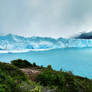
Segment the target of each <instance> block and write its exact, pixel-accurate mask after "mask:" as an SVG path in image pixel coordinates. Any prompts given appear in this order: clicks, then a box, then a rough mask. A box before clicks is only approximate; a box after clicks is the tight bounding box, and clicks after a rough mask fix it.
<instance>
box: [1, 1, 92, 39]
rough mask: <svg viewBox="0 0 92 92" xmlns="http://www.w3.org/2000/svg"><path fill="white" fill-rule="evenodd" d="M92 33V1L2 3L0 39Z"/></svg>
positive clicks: (55, 36) (56, 36)
mask: <svg viewBox="0 0 92 92" xmlns="http://www.w3.org/2000/svg"><path fill="white" fill-rule="evenodd" d="M89 31H92V0H0V35H6V34H9V33H12V34H17V35H21V36H26V37H31V36H42V37H54V38H58V37H66V38H67V37H71V36H73V35H76V34H79V33H81V32H89Z"/></svg>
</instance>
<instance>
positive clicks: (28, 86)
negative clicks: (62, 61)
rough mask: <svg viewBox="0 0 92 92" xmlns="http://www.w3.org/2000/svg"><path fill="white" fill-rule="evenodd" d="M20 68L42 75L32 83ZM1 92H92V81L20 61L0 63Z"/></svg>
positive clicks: (49, 66)
mask: <svg viewBox="0 0 92 92" xmlns="http://www.w3.org/2000/svg"><path fill="white" fill-rule="evenodd" d="M35 67H36V68H35ZM20 68H25V69H26V68H29V69H33V68H34V69H35V70H36V69H39V70H40V73H38V75H37V76H36V78H35V82H32V81H31V80H30V79H29V77H28V76H27V75H25V74H24V73H23V72H22V71H21V69H20ZM0 92H92V80H90V79H88V78H83V77H80V76H75V75H73V74H72V72H71V71H69V72H64V71H63V70H62V69H60V71H56V70H53V69H52V67H51V65H48V66H47V67H43V66H37V65H36V63H33V64H31V63H29V62H28V61H27V60H21V59H18V60H13V61H11V64H8V63H0Z"/></svg>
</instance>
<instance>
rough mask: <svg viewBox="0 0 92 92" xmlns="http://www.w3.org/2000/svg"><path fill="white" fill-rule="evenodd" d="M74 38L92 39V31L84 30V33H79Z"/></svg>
mask: <svg viewBox="0 0 92 92" xmlns="http://www.w3.org/2000/svg"><path fill="white" fill-rule="evenodd" d="M74 38H77V39H92V32H84V33H81V34H80V35H77V36H76V37H74Z"/></svg>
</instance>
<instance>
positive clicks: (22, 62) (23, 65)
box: [11, 59, 33, 68]
mask: <svg viewBox="0 0 92 92" xmlns="http://www.w3.org/2000/svg"><path fill="white" fill-rule="evenodd" d="M11 64H13V65H15V66H17V67H19V68H28V67H32V66H33V65H32V64H31V63H29V62H28V61H27V60H22V59H17V60H13V61H11Z"/></svg>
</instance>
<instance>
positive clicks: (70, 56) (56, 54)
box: [0, 48, 92, 78]
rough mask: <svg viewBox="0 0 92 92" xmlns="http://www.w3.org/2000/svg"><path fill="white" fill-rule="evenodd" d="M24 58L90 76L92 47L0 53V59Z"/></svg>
mask: <svg viewBox="0 0 92 92" xmlns="http://www.w3.org/2000/svg"><path fill="white" fill-rule="evenodd" d="M14 59H26V60H28V61H30V62H36V64H38V65H43V66H47V65H49V64H50V65H52V67H53V68H54V69H56V70H59V69H61V68H62V69H63V70H64V71H72V72H73V73H74V74H75V75H80V76H84V77H88V78H92V48H62V49H53V50H48V51H30V52H25V53H23V52H22V53H0V61H2V62H10V61H11V60H14Z"/></svg>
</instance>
